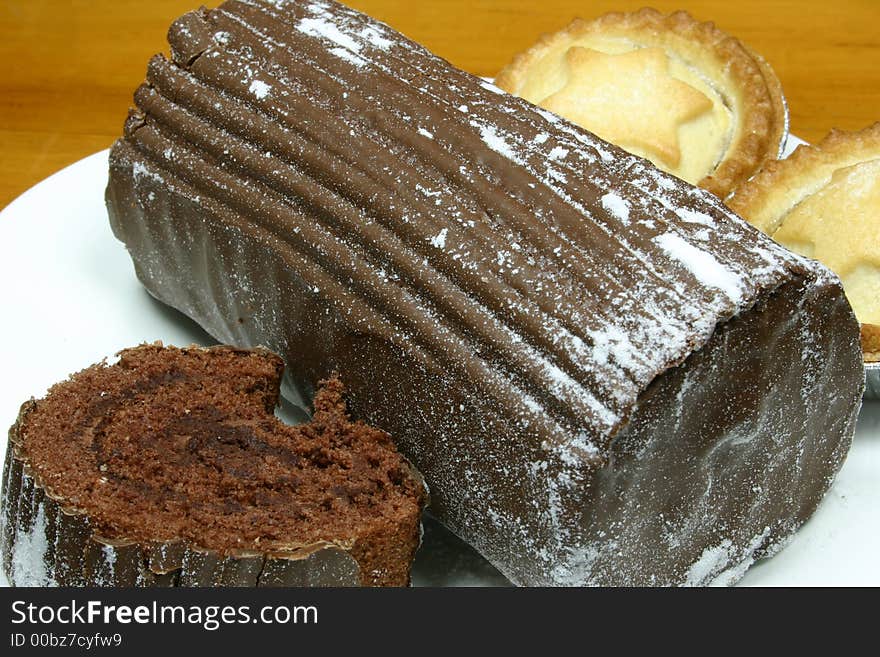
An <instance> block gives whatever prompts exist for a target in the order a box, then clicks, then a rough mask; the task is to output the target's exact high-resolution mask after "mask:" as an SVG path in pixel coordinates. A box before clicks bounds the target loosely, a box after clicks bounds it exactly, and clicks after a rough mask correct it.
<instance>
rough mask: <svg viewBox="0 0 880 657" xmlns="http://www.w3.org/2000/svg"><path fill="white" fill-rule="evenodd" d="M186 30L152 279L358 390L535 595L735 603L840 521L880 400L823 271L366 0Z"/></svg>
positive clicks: (175, 41) (167, 120)
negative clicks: (769, 560)
mask: <svg viewBox="0 0 880 657" xmlns="http://www.w3.org/2000/svg"><path fill="white" fill-rule="evenodd" d="M168 36H169V41H170V44H171V53H172V57H171V59H166V58H165V57H163V56H156V57H154V58H153V59H152V60H151V61H150V64H149V68H148V72H147V80H146V83H145V84H143V85H142V86H141V87H140V88H139V89H138V90H137V92H136V94H135V103H136V108H135V109H133V110H132V111H131V113H130V116H129V118H128V121H127V122H126V124H125V134H124V136H123V138H122V139H120V140H119V141H117V142H116V144H115V145H114V146H113V149H112V152H111V158H110V181H109V186H108V188H107V206H108V209H109V215H110V221H111V224H112V227H113V230H114V232H115V234H116V235H117V237H118V238H119V239H120V240H122V241H123V242H124V243H125V245H126V246H127V248H128V250H129V252H130V254H131V257H132V259H133V261H134V266H135V270H136V273H137V276H138V277H139V278H140V280H141V281H142V282H143V283H144V285H145V286H146V288H147V289H148V290H149V291H150V293H151V294H153V295H154V296H155V297H157V298H158V299H160V300H162V301H164V302H165V303H167V304H169V305H171V306H174V307H175V308H178V309H179V310H181V311H183V312H184V313H186V314H187V315H189V316H190V317H192V318H193V319H195V320H196V321H197V322H199V323H200V324H201V325H202V326H203V327H205V329H206V330H208V331H209V332H210V333H212V334H213V335H214V336H216V337H217V338H218V339H220V340H222V341H225V342H232V343H236V344H240V345H265V346H267V347H268V348H270V349H273V350H275V351H277V352H279V353H280V354H282V355H283V357H284V359H285V361H286V363H287V365H288V372H289V375H290V382H291V384H292V389H293V390H296V391H298V392H299V394H301V395H302V397H303V398H308V396H309V395H310V394H311V392H312V391H313V390H314V387H315V384H316V382H317V381H318V380H320V379H322V378H324V377H326V376H327V374H328V372H331V371H338V372H339V373H340V375H341V376H342V378H343V380H344V381H345V382H346V385H347V386H348V388H349V390H350V407H351V410H352V413H353V415H354V416H355V417H359V418H363V419H364V420H365V421H367V422H369V423H371V424H374V425H375V426H378V427H380V428H382V429H384V430H386V431H388V432H389V433H391V434H392V435H393V436H395V439H396V440H397V441H398V445H399V448H400V450H401V451H402V452H403V453H404V454H406V455H407V456H408V457H409V458H410V459H411V460H412V461H413V463H414V464H415V465H416V467H418V468H419V469H420V471H421V472H422V473H423V474H424V475H425V478H426V480H427V482H428V484H429V486H430V490H431V495H432V503H431V511H432V513H433V514H434V515H436V516H437V517H438V518H439V519H440V520H441V521H442V522H443V523H445V524H446V525H447V526H448V527H449V528H451V529H452V531H454V532H455V533H456V534H458V535H459V536H461V537H462V538H463V539H465V540H466V541H468V542H469V543H471V544H472V545H473V546H474V547H476V549H477V550H479V551H480V552H481V553H482V554H483V555H484V556H485V557H486V558H487V559H489V560H490V561H491V562H492V563H493V564H495V565H496V566H497V567H498V568H499V569H500V570H501V571H502V572H503V573H504V574H505V575H507V576H508V577H509V578H510V579H511V580H512V581H513V582H515V583H517V584H525V585H541V584H543V585H583V584H631V585H636V584H703V583H707V582H710V581H716V582H727V583H729V582H733V581H735V580H736V579H737V578H738V577H740V576H741V575H742V574H743V572H744V571H745V569H746V568H747V567H748V566H749V564H751V563H752V562H753V561H754V560H755V559H756V558H759V557H762V556H766V555H769V554H771V553H772V552H773V551H774V550H777V549H778V548H779V547H780V546H781V545H783V543H784V542H785V540H786V539H787V538H788V537H789V536H790V535H791V534H792V533H793V532H794V531H795V529H796V528H797V527H798V526H799V525H801V524H802V523H803V522H804V521H805V520H806V519H807V518H808V517H809V516H810V515H811V514H812V513H813V511H814V510H815V508H816V506H817V504H818V503H819V501H820V500H821V498H822V496H823V494H824V493H825V492H826V491H827V490H828V487H829V486H830V485H831V482H832V480H833V478H834V475H835V473H836V472H837V471H838V469H839V467H840V465H841V463H842V462H843V460H844V458H845V456H846V453H847V450H848V447H849V445H850V441H851V438H852V433H853V429H854V423H855V418H856V414H857V412H858V408H859V404H860V397H861V390H862V386H863V379H864V374H863V371H862V364H861V355H860V351H859V332H858V325H857V323H856V321H855V319H854V317H853V314H852V311H851V309H850V307H849V305H848V304H847V302H846V299H845V297H844V295H843V292H842V290H841V287H840V284H839V282H838V280H837V279H836V278H835V277H834V276H833V275H832V274H830V273H829V272H828V271H827V270H826V269H824V268H823V267H821V266H820V265H818V264H816V263H814V262H812V261H808V260H806V259H803V258H801V257H799V256H796V255H794V254H791V253H789V252H788V251H786V250H784V249H783V248H781V247H779V246H777V245H775V244H774V243H773V242H772V241H771V240H769V239H767V238H766V237H764V236H763V235H761V234H759V233H758V232H757V231H755V230H754V229H752V228H750V227H749V226H748V225H747V224H745V223H744V222H743V221H742V220H740V219H739V218H738V217H736V216H735V215H733V214H732V213H731V212H729V211H728V210H726V209H725V208H724V207H723V206H722V204H721V203H720V202H719V200H718V199H717V198H715V197H714V196H712V195H710V194H708V193H706V192H704V191H701V190H699V189H697V188H694V187H692V186H690V185H687V184H685V183H683V182H681V181H680V180H678V179H676V178H673V177H671V176H669V175H666V174H664V173H661V172H660V171H658V170H657V169H655V168H653V167H652V166H651V165H650V164H649V163H647V162H646V161H644V160H641V159H639V158H637V157H633V156H630V155H628V154H626V153H625V152H623V151H622V150H620V149H618V148H615V147H614V146H611V145H609V144H607V143H605V142H602V141H601V140H599V139H597V138H596V137H595V136H593V135H591V134H590V133H588V132H585V131H584V130H582V129H579V128H577V127H575V126H574V125H572V124H570V123H568V122H566V121H564V120H563V119H560V118H559V117H557V116H555V115H552V114H550V113H548V112H546V111H544V110H542V109H540V108H538V107H535V106H533V105H530V104H529V103H527V102H525V101H523V100H520V99H517V98H514V97H512V96H509V95H507V94H504V93H503V92H501V91H500V90H498V89H497V88H495V87H493V86H492V85H491V84H488V83H486V82H484V81H481V80H480V79H479V78H476V77H474V76H472V75H469V74H467V73H464V72H462V71H459V70H457V69H455V68H454V67H452V66H451V65H449V64H448V63H447V62H445V61H443V60H442V59H440V58H438V57H436V56H434V55H432V54H431V53H429V52H427V51H426V50H425V49H424V48H422V47H421V46H419V45H417V44H415V43H413V42H411V41H409V40H407V39H406V38H404V37H403V36H401V35H400V34H398V33H396V32H394V31H393V30H392V29H390V28H389V27H387V26H386V25H383V24H381V23H379V22H377V21H375V20H372V19H371V18H369V17H367V16H365V15H363V14H361V13H358V12H356V11H353V10H350V9H347V8H345V7H343V6H341V5H339V4H335V3H333V2H298V1H290V2H284V1H276V2H260V1H257V0H239V1H230V2H226V3H224V4H223V5H221V6H220V7H219V8H218V9H214V10H205V9H200V10H198V11H194V12H192V13H189V14H186V15H185V16H183V17H182V18H180V19H178V20H177V21H176V22H175V23H174V24H173V25H172V27H171V29H170V31H169V35H168Z"/></svg>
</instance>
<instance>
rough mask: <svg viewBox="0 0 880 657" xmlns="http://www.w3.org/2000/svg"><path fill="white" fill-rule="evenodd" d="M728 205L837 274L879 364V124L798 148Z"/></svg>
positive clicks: (869, 353) (868, 356)
mask: <svg viewBox="0 0 880 657" xmlns="http://www.w3.org/2000/svg"><path fill="white" fill-rule="evenodd" d="M728 204H729V205H730V207H731V208H732V209H733V210H735V211H736V212H737V213H739V214H740V215H742V216H743V218H745V219H746V220H748V221H749V222H751V223H752V224H754V225H755V226H756V227H757V228H759V229H761V230H762V231H764V232H765V233H767V234H768V235H770V236H771V237H773V238H774V239H775V240H776V241H777V242H780V243H781V244H783V245H784V246H787V247H788V248H790V249H791V250H792V251H796V252H798V253H800V254H801V255H805V256H808V257H811V258H815V259H817V260H820V261H821V262H823V263H824V264H826V265H827V266H828V267H830V268H831V269H832V270H834V272H835V273H836V274H837V275H838V276H840V278H841V280H842V281H843V286H844V289H845V290H846V294H847V297H849V300H850V303H851V304H852V306H853V310H854V311H855V313H856V317H857V318H858V319H859V321H860V322H861V323H862V348H863V350H864V352H865V361H866V362H880V123H875V124H874V125H873V126H871V127H869V128H866V129H864V130H862V131H860V132H843V131H839V130H832V131H831V133H830V134H829V135H828V136H827V137H825V139H823V140H822V141H821V142H820V143H819V144H816V145H815V146H800V147H798V149H797V150H796V151H795V152H794V153H793V154H792V155H791V157H789V158H788V159H786V160H780V161H778V162H773V163H771V164H769V165H767V167H766V168H765V169H764V170H763V171H762V172H761V173H760V174H758V175H757V176H755V177H754V178H753V179H752V180H750V181H749V182H748V183H746V184H745V185H743V187H742V188H741V189H740V190H739V191H737V193H736V194H735V195H734V196H733V197H732V198H731V199H730V200H729V202H728Z"/></svg>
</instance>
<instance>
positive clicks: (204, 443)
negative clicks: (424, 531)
mask: <svg viewBox="0 0 880 657" xmlns="http://www.w3.org/2000/svg"><path fill="white" fill-rule="evenodd" d="M282 369H283V364H282V361H281V359H280V358H278V356H276V355H274V354H271V353H269V352H268V351H265V350H253V351H249V350H248V351H246V350H241V349H234V348H231V347H212V348H209V349H203V348H198V347H191V348H187V349H176V348H172V347H166V348H163V347H161V346H160V345H143V346H140V347H136V348H134V349H128V350H125V351H123V352H121V353H120V359H119V362H118V363H116V364H114V365H107V364H105V363H100V364H98V365H94V366H92V367H90V368H88V369H86V370H83V371H82V372H79V373H77V374H75V375H73V376H72V377H71V378H70V379H69V380H67V381H64V382H62V383H59V384H57V385H55V386H53V387H52V388H51V389H50V391H49V394H48V395H47V396H46V397H45V398H44V399H40V400H38V401H33V400H32V401H29V402H26V403H25V404H24V405H23V406H22V410H21V413H20V415H19V418H18V421H17V422H16V423H15V425H14V426H13V427H12V429H11V430H10V434H9V438H10V445H9V449H8V450H7V454H6V464H5V470H4V477H3V509H2V511H3V531H2V535H0V548H2V557H3V570H4V572H5V573H6V576H7V578H8V579H9V581H10V582H11V583H12V584H13V585H16V586H34V585H60V586H83V585H86V586H209V585H226V586H351V585H359V584H363V585H374V586H376V585H379V586H381V585H392V586H394V585H397V586H401V585H406V584H408V583H409V571H410V564H411V562H412V559H413V556H414V554H415V551H416V548H417V547H418V544H419V532H420V527H421V524H420V519H421V510H422V504H423V502H424V501H425V490H424V484H423V483H422V480H421V478H420V477H419V476H418V474H417V473H415V472H414V470H413V469H412V467H411V466H410V465H409V463H408V462H407V461H406V459H404V458H403V457H402V456H401V455H400V454H399V453H398V452H397V451H396V450H395V448H394V446H393V444H392V443H391V439H390V438H389V436H388V434H386V433H385V432H383V431H380V430H378V429H374V428H371V427H368V426H366V425H364V424H363V423H360V422H357V423H353V422H351V421H350V420H349V418H348V416H347V414H346V409H345V403H344V401H343V399H342V392H343V391H342V384H341V383H340V382H339V379H337V378H332V379H329V380H327V381H323V382H322V383H321V385H320V387H319V389H318V394H317V396H316V397H315V401H314V411H315V412H314V416H313V418H312V420H311V422H309V423H308V424H305V425H301V426H298V427H291V426H288V425H285V424H283V423H282V422H281V421H280V420H278V419H277V418H275V417H274V415H273V414H272V412H273V409H274V407H275V405H276V403H277V401H278V386H279V382H280V377H281V371H282Z"/></svg>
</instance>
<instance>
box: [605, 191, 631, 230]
mask: <svg viewBox="0 0 880 657" xmlns="http://www.w3.org/2000/svg"><path fill="white" fill-rule="evenodd" d="M599 202H600V203H601V204H602V207H603V208H605V209H606V210H608V212H610V213H611V214H612V215H613V216H615V217H617V218H618V219H619V220H620V221H621V222H622V223H623V224H628V223H629V205H627V203H626V201H624V200H623V197H622V196H620V195H619V194H616V193H615V192H607V193H606V194H605V195H604V196H603V197H602V198H601V199H599Z"/></svg>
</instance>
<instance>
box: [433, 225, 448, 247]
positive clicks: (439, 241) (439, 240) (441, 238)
mask: <svg viewBox="0 0 880 657" xmlns="http://www.w3.org/2000/svg"><path fill="white" fill-rule="evenodd" d="M448 232H449V230H448V229H447V228H444V229H443V230H441V231H440V232H439V233H437V234H436V235H434V237H432V238H431V246H435V247H437V248H438V249H445V248H446V234H447V233H448Z"/></svg>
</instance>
